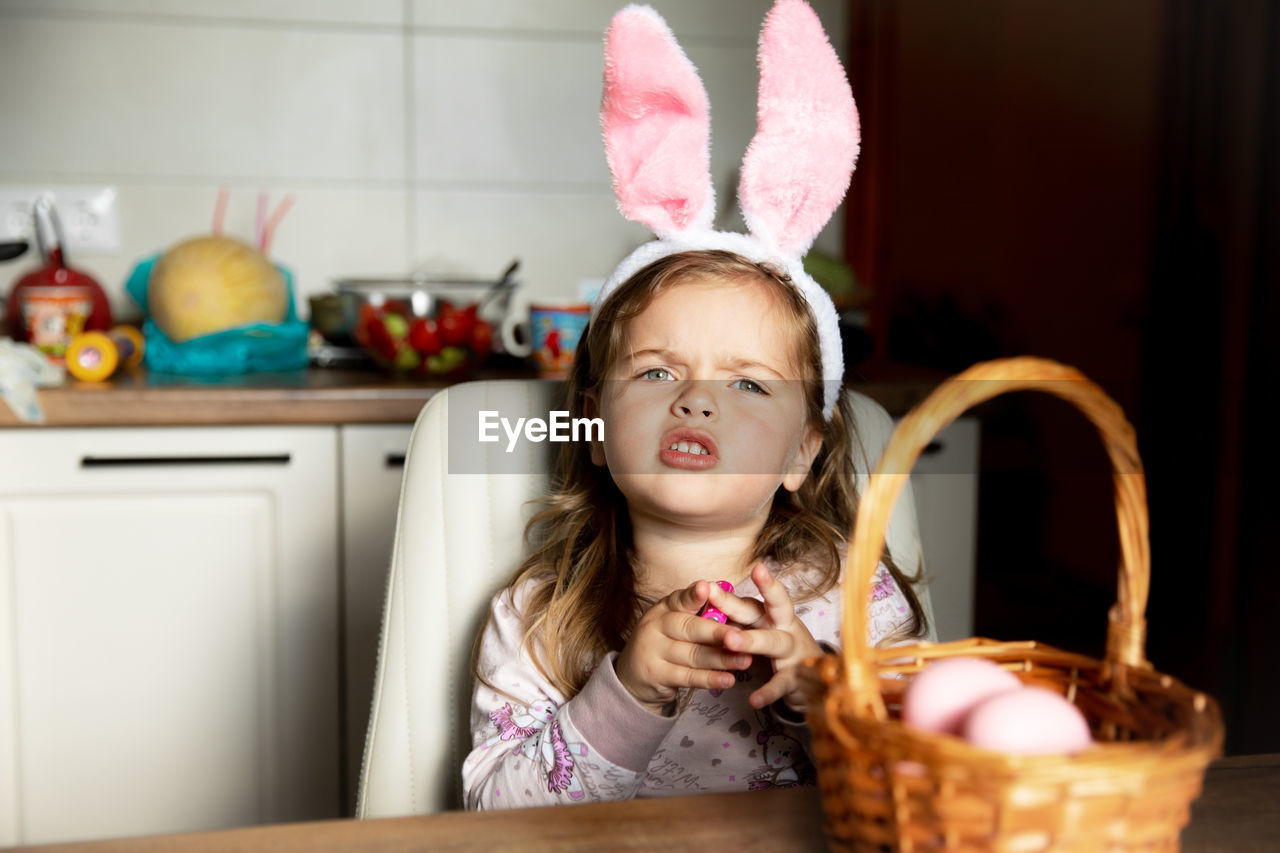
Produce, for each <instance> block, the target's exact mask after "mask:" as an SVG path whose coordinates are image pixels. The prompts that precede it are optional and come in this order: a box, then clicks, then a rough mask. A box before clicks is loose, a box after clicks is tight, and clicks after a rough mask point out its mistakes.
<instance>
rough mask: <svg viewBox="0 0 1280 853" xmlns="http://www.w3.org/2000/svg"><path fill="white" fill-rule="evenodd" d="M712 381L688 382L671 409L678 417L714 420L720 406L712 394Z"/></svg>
mask: <svg viewBox="0 0 1280 853" xmlns="http://www.w3.org/2000/svg"><path fill="white" fill-rule="evenodd" d="M709 386H710V383H707V382H698V381H696V380H695V381H691V382H686V383H685V387H684V388H682V389H681V391H680V394H679V395H678V396H677V397H676V400H675V403H673V404H672V407H671V410H672V412H673V413H674V414H675V415H676V416H677V417H682V418H689V417H691V418H696V419H698V420H714V419H715V417H716V414H717V412H718V411H719V407H718V406H717V405H716V401H715V398H714V397H713V396H712V394H711V388H710V387H709Z"/></svg>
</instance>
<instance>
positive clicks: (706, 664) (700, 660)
mask: <svg viewBox="0 0 1280 853" xmlns="http://www.w3.org/2000/svg"><path fill="white" fill-rule="evenodd" d="M665 658H666V661H667V662H668V663H669V664H670V665H672V666H675V667H680V668H683V669H708V670H722V671H731V670H736V669H746V668H747V667H749V666H751V655H748V654H743V653H741V652H734V651H728V650H726V649H722V648H719V647H717V646H703V645H698V644H697V643H673V644H671V646H669V647H668V649H667V654H666V655H665Z"/></svg>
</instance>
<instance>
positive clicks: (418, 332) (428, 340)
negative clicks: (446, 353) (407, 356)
mask: <svg viewBox="0 0 1280 853" xmlns="http://www.w3.org/2000/svg"><path fill="white" fill-rule="evenodd" d="M409 346H411V347H413V348H414V349H415V350H417V351H418V352H420V353H422V354H423V355H435V354H436V353H438V352H440V349H441V348H442V347H443V344H442V343H441V342H440V329H439V327H438V326H437V325H436V321H435V320H432V319H431V318H430V317H425V318H422V319H418V320H414V321H413V325H412V326H410V327H409Z"/></svg>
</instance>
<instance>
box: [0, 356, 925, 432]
mask: <svg viewBox="0 0 1280 853" xmlns="http://www.w3.org/2000/svg"><path fill="white" fill-rule="evenodd" d="M474 378H476V379H531V378H533V374H532V373H531V372H529V371H524V370H484V371H481V372H480V373H478V374H477V375H476V376H475V377H474ZM449 384H450V383H448V382H446V381H442V380H440V379H436V378H432V377H425V376H424V377H396V376H392V375H390V374H387V373H383V372H379V371H376V370H361V369H339V368H310V369H307V370H297V371H290V372H287V373H252V374H248V375H245V376H232V377H226V378H217V379H201V378H199V377H190V376H176V375H170V374H155V373H149V372H147V371H146V370H141V369H140V370H136V371H132V372H128V373H124V374H121V375H120V376H118V377H115V378H113V379H111V380H109V381H107V382H79V381H75V380H70V381H68V382H66V383H65V384H63V385H61V386H59V387H55V388H44V389H41V390H40V391H39V400H40V405H41V407H42V408H43V409H44V415H45V423H44V426H61V427H82V426H223V425H232V424H369V423H406V424H409V423H413V421H414V420H415V419H416V418H417V416H418V412H419V411H420V410H421V409H422V406H423V404H424V403H426V401H427V400H429V399H430V398H431V396H432V395H433V394H435V393H436V392H437V391H439V390H440V389H441V388H444V387H447V386H448V385H449ZM936 384H937V381H936V379H933V378H920V377H911V378H898V377H890V378H886V379H882V380H881V379H878V380H877V381H874V382H865V381H857V382H853V383H851V384H850V387H852V388H855V389H857V390H858V391H861V392H862V393H864V394H867V395H868V396H870V397H871V398H873V399H875V400H876V401H877V402H879V403H880V404H881V405H883V406H884V407H885V408H886V409H888V411H889V413H890V414H891V415H894V416H899V415H903V414H905V413H906V412H907V411H908V410H909V409H910V408H911V407H912V406H913V405H915V404H916V403H918V402H919V401H920V400H922V399H923V398H924V397H925V395H926V394H928V392H929V391H930V390H931V389H932V388H933V387H934V385H936ZM32 426H33V425H28V424H24V423H23V422H21V421H19V420H18V419H17V418H16V417H15V416H14V414H13V412H12V411H10V410H9V407H8V406H5V405H3V404H0V427H28V428H30V427H32ZM35 428H39V426H35Z"/></svg>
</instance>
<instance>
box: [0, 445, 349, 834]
mask: <svg viewBox="0 0 1280 853" xmlns="http://www.w3.org/2000/svg"><path fill="white" fill-rule="evenodd" d="M337 470H338V468H337V441H336V436H335V429H334V428H333V427H331V426H330V427H222V428H129V429H111V428H103V429H41V430H30V431H27V430H0V755H3V756H5V760H3V761H0V844H13V843H38V842H45V841H56V840H69V839H80V838H94V837H109V836H125V835H136V834H151V833H158V832H176V831H190V830H201V829H214V828H219V827H231V826H240V825H246V824H262V823H273V822H278V821H298V820H306V819H314V818H322V817H332V816H334V815H336V814H337V812H338V800H339V797H340V791H339V782H338V765H339V758H338V755H337V749H336V744H337V743H338V737H339V733H338V708H339V694H338V667H337V660H338V654H339V638H338V594H339V584H338V548H337V526H336V524H335V519H336V518H337V496H338V489H337Z"/></svg>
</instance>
